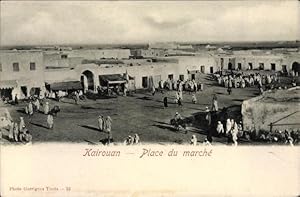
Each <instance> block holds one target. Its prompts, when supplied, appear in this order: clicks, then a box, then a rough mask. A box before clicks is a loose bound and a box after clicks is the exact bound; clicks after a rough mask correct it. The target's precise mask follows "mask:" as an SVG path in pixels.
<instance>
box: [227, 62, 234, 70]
mask: <svg viewBox="0 0 300 197" xmlns="http://www.w3.org/2000/svg"><path fill="white" fill-rule="evenodd" d="M232 69H233V68H232V63H231V62H229V63H228V70H232Z"/></svg>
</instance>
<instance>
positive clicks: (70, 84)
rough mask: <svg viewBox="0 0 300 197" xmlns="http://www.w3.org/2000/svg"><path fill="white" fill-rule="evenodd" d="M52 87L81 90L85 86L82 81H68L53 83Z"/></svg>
mask: <svg viewBox="0 0 300 197" xmlns="http://www.w3.org/2000/svg"><path fill="white" fill-rule="evenodd" d="M50 89H51V90H54V91H57V90H81V89H83V88H82V84H81V82H80V81H66V82H57V83H51V84H50Z"/></svg>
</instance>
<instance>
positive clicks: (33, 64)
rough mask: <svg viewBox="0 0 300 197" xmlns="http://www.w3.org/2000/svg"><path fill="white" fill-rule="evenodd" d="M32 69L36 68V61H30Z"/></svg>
mask: <svg viewBox="0 0 300 197" xmlns="http://www.w3.org/2000/svg"><path fill="white" fill-rule="evenodd" d="M30 70H35V62H30Z"/></svg>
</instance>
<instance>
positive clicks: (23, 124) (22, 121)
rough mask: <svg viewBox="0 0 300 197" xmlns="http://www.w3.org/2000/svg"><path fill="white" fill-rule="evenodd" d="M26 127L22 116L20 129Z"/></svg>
mask: <svg viewBox="0 0 300 197" xmlns="http://www.w3.org/2000/svg"><path fill="white" fill-rule="evenodd" d="M24 127H25V122H24V118H23V117H20V124H19V131H21V130H22V129H23V128H24Z"/></svg>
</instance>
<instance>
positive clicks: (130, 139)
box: [123, 133, 140, 145]
mask: <svg viewBox="0 0 300 197" xmlns="http://www.w3.org/2000/svg"><path fill="white" fill-rule="evenodd" d="M139 143H140V137H139V135H138V134H137V133H136V134H134V136H131V135H129V136H127V137H126V138H125V140H124V142H123V144H124V145H135V144H139Z"/></svg>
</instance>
